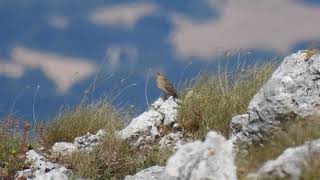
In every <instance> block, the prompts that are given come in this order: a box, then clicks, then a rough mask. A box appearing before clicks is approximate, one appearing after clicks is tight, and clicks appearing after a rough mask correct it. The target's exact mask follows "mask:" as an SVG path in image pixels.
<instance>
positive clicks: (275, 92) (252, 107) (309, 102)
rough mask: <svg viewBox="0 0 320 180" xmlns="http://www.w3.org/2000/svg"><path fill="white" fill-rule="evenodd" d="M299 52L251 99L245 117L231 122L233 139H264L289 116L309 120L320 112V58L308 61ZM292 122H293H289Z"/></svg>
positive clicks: (279, 68) (250, 141)
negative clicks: (308, 117)
mask: <svg viewBox="0 0 320 180" xmlns="http://www.w3.org/2000/svg"><path fill="white" fill-rule="evenodd" d="M305 56H306V54H305V52H304V51H299V52H298V53H296V54H292V55H291V56H288V57H286V58H285V59H284V61H283V62H282V64H281V65H280V66H279V67H278V68H277V70H276V71H275V72H274V73H273V74H272V77H271V78H270V79H269V81H268V82H267V83H266V84H265V85H264V86H263V87H262V88H261V89H260V91H259V92H258V93H257V94H256V95H255V96H254V97H253V99H252V100H251V102H250V104H249V106H248V111H247V113H246V114H244V115H239V116H235V117H234V118H233V119H232V121H231V125H230V126H231V133H232V134H231V136H232V138H233V139H236V140H239V141H241V142H246V143H252V142H257V141H258V142H259V141H261V140H263V139H264V138H265V137H266V136H265V135H266V132H268V131H270V130H271V129H273V128H277V127H278V125H279V124H281V120H283V118H286V117H287V115H288V114H291V115H294V116H297V117H307V116H310V115H315V114H319V112H320V55H315V56H313V57H311V58H310V59H308V60H305ZM289 120H290V119H289Z"/></svg>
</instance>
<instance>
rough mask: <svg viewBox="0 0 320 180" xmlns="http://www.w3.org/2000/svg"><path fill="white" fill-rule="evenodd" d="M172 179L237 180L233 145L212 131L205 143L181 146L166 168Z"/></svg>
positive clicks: (199, 142)
mask: <svg viewBox="0 0 320 180" xmlns="http://www.w3.org/2000/svg"><path fill="white" fill-rule="evenodd" d="M166 172H167V174H168V175H169V177H170V179H186V180H188V179H190V180H191V179H198V180H204V179H206V180H210V179H212V180H214V179H215V180H216V179H219V180H224V179H225V180H235V179H236V167H235V164H234V155H233V143H232V142H231V141H227V140H226V139H225V138H224V137H223V136H222V135H220V134H218V133H216V132H214V131H211V132H209V133H208V135H207V137H206V140H205V141H204V142H201V141H195V142H191V143H188V144H185V145H183V146H181V147H180V148H179V149H178V151H177V152H176V153H175V154H174V155H173V156H172V157H170V159H169V160H168V164H167V166H166Z"/></svg>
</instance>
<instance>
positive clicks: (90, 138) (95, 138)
mask: <svg viewBox="0 0 320 180" xmlns="http://www.w3.org/2000/svg"><path fill="white" fill-rule="evenodd" d="M105 134H106V132H105V131H104V130H102V129H100V130H99V131H98V132H97V133H96V134H95V135H93V134H90V133H87V134H86V135H84V136H81V137H77V138H75V140H74V143H73V144H74V145H75V146H76V147H77V148H78V149H79V150H81V149H88V150H90V149H91V148H92V147H93V146H96V145H97V144H99V142H100V139H101V138H102V137H103V136H104V135H105Z"/></svg>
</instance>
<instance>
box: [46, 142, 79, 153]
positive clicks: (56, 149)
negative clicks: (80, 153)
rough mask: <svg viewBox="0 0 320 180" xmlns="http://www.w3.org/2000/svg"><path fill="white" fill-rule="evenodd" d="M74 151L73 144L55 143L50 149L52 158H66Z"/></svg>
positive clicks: (75, 147) (75, 148)
mask: <svg viewBox="0 0 320 180" xmlns="http://www.w3.org/2000/svg"><path fill="white" fill-rule="evenodd" d="M76 150H77V146H75V145H74V144H73V143H67V142H57V143H54V144H53V146H52V148H51V154H52V155H53V156H66V155H70V154H71V153H73V152H75V151H76Z"/></svg>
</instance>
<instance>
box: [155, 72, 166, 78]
mask: <svg viewBox="0 0 320 180" xmlns="http://www.w3.org/2000/svg"><path fill="white" fill-rule="evenodd" d="M156 76H157V77H163V76H164V75H163V73H161V72H156Z"/></svg>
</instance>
